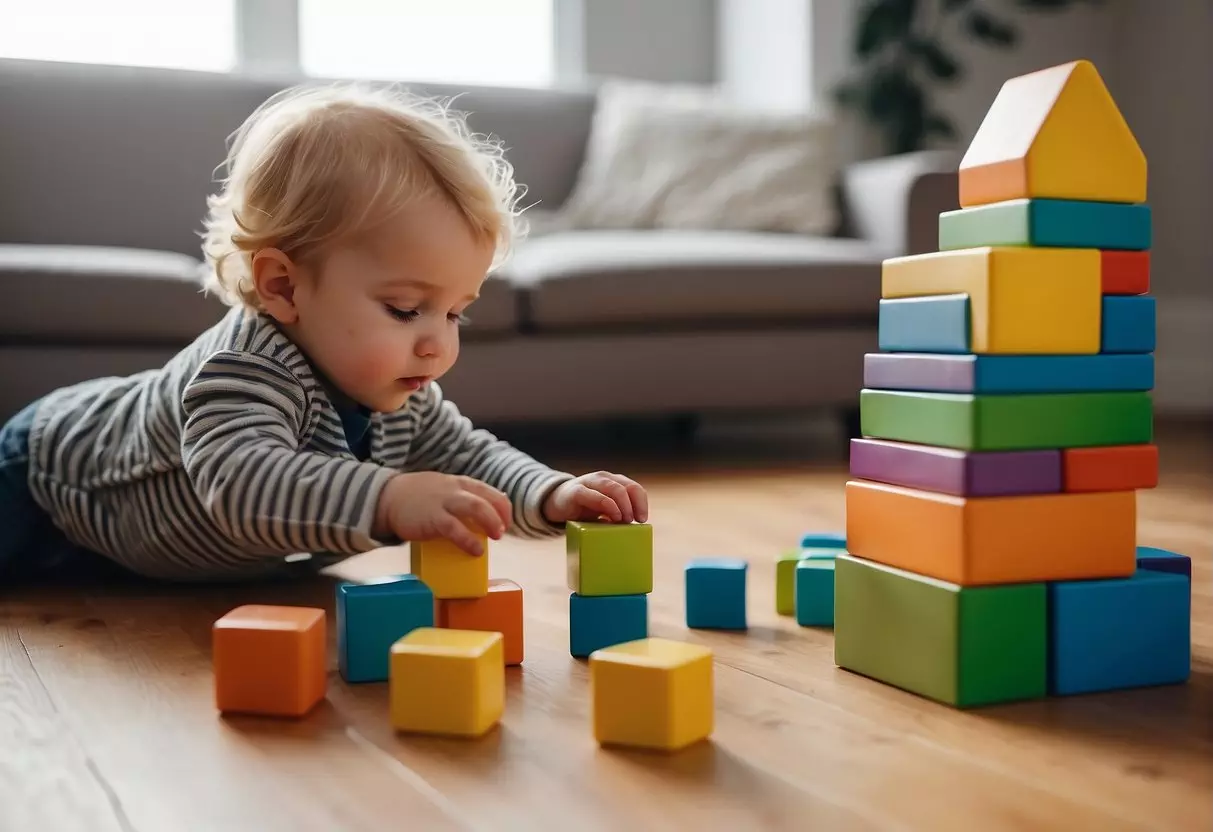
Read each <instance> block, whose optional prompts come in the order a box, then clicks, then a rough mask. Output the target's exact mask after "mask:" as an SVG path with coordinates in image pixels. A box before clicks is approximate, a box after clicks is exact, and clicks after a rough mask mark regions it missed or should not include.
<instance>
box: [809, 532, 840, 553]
mask: <svg viewBox="0 0 1213 832" xmlns="http://www.w3.org/2000/svg"><path fill="white" fill-rule="evenodd" d="M800 548H801V549H845V548H847V536H846V535H845V534H844V533H843V532H835V531H812V532H805V533H804V534H802V535H801V536H800Z"/></svg>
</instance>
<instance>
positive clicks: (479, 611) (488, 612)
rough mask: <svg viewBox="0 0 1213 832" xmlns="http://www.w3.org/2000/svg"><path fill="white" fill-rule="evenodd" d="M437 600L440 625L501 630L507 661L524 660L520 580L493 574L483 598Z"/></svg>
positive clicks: (449, 628)
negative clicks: (487, 591)
mask: <svg viewBox="0 0 1213 832" xmlns="http://www.w3.org/2000/svg"><path fill="white" fill-rule="evenodd" d="M435 604H436V608H435V612H434V621H435V623H436V625H437V626H438V627H443V628H446V629H448V630H480V631H481V632H490V633H501V637H502V640H503V643H504V648H505V649H504V656H505V663H506V665H516V664H522V654H523V638H522V587H520V586H519V585H518V584H516V583H514V582H513V581H510V580H506V579H504V578H494V579H492V580H490V581H489V594H488V595H485V596H484V597H483V598H443V599H439V600H438V601H436V602H435Z"/></svg>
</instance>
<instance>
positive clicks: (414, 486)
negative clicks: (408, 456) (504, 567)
mask: <svg viewBox="0 0 1213 832" xmlns="http://www.w3.org/2000/svg"><path fill="white" fill-rule="evenodd" d="M512 513H513V506H512V505H510V500H509V498H508V497H506V496H505V494H503V493H501V492H500V491H498V490H497V489H496V488H493V487H492V486H490V485H486V484H485V483H483V482H481V481H480V480H477V479H473V478H471V477H462V476H455V475H452V474H439V473H436V472H432V471H424V472H420V473H415V474H398V475H397V476H395V477H393V478H392V479H390V480H389V481H388V484H387V485H386V486H385V487H384V489H383V493H382V494H381V495H380V497H379V505H378V506H377V507H376V510H375V534H376V536H382V535H384V534H385V533H387V532H391V533H392V534H394V535H396V536H397V537H399V538H400V539H401V540H429V539H432V538H436V537H444V538H446V539H447V540H449V541H451V542H452V543H454V544H455V545H456V546H458V547H459V548H460V549H463V550H464V551H465V552H467V553H468V554H470V555H482V554H484V551H483V548H482V547H481V545H480V542H479V541H478V540H477V539H476V535H475V534H474V533H473V532H472V531H471V530H469V529H468V526H471V527H473V528H477V529H481V530H482V531H484V533H485V534H487V535H488V536H489V537H491V538H493V539H494V540H498V539H500V538H501V536H502V535H504V534H505V531H506V529H507V528H509V524H510V517H511V515H512Z"/></svg>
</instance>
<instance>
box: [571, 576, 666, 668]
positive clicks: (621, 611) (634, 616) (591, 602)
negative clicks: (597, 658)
mask: <svg viewBox="0 0 1213 832" xmlns="http://www.w3.org/2000/svg"><path fill="white" fill-rule="evenodd" d="M648 635H649V596H647V595H578V594H577V593H576V592H574V593H573V594H572V595H570V596H569V653H571V654H572V655H573V656H574V657H576V658H585V657H586V656H589V655H590V654H591V653H593V652H594V651H595V650H600V649H602V648H603V647H611V646H612V645H615V644H622V643H624V642H625V641H636V640H637V639H642V638H648Z"/></svg>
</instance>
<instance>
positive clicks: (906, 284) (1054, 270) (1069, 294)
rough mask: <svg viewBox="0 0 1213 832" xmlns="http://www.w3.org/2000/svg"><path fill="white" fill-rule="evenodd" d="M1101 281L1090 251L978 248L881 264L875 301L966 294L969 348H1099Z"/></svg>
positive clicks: (1028, 350)
mask: <svg viewBox="0 0 1213 832" xmlns="http://www.w3.org/2000/svg"><path fill="white" fill-rule="evenodd" d="M1102 285H1103V284H1102V281H1101V278H1100V257H1099V251H1098V250H1097V249H1076V248H1023V247H1014V246H1010V247H983V248H970V249H961V250H958V251H935V252H928V253H926V254H911V255H906V256H903V257H892V258H889V259H887V260H885V261H884V262H883V264H882V265H881V297H882V298H905V297H922V296H927V295H955V294H964V295H968V297H969V345H970V347H969V350H968V352H972V353H1015V354H1048V355H1063V354H1088V355H1091V354H1095V353H1098V352H1099V317H1100V299H1101V297H1102Z"/></svg>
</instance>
